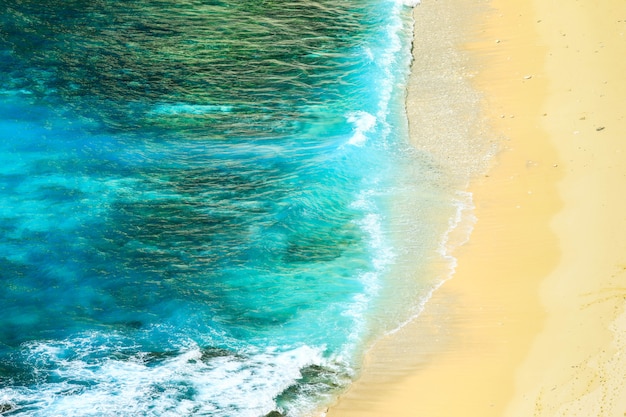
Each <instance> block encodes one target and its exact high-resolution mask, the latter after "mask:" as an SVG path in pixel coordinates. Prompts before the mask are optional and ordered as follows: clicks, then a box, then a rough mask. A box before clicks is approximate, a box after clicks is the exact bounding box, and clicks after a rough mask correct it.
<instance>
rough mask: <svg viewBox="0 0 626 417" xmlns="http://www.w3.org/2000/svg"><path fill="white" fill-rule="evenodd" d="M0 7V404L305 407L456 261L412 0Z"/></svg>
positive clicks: (320, 400)
mask: <svg viewBox="0 0 626 417" xmlns="http://www.w3.org/2000/svg"><path fill="white" fill-rule="evenodd" d="M1 3H2V9H3V12H2V14H1V15H0V57H1V59H0V280H1V283H2V291H1V292H0V415H3V416H37V417H50V416H65V417H70V416H77V417H78V416H93V417H95V416H98V417H105V416H129V417H130V416H133V417H137V416H155V417H156V416H215V417H218V416H219V417H221V416H224V417H263V416H273V417H277V416H290V417H303V416H309V415H312V414H315V413H317V412H319V411H320V410H323V409H324V407H326V406H327V405H328V404H330V403H331V402H332V401H333V399H334V398H335V397H336V396H337V395H338V394H340V393H341V392H342V390H344V389H345V388H346V387H348V386H349V384H350V382H351V381H352V380H353V379H354V378H355V377H357V376H358V373H359V369H360V366H361V363H362V359H363V354H364V352H365V351H366V349H367V348H368V346H370V345H371V343H372V342H373V341H374V340H376V338H378V337H380V336H381V335H384V334H387V333H390V332H393V331H395V330H396V329H398V328H399V327H401V326H402V325H403V323H405V322H406V321H407V320H410V319H411V318H412V317H414V316H415V315H416V314H419V311H420V310H421V308H422V307H423V305H424V303H425V302H427V300H428V297H429V295H430V294H431V292H432V291H433V290H434V289H435V288H436V287H437V286H438V285H440V284H441V282H442V281H443V280H445V279H446V278H447V277H448V276H449V274H450V273H451V271H452V270H453V269H454V259H453V258H452V257H450V256H449V246H450V245H451V244H452V243H451V242H450V236H452V234H451V232H452V231H455V230H458V225H459V224H461V223H462V222H463V221H464V220H463V213H464V212H465V211H466V209H468V208H469V207H470V206H471V201H470V198H469V196H468V195H466V194H464V193H463V192H461V191H459V190H458V187H457V183H456V182H455V181H456V180H454V179H452V178H450V176H449V175H448V173H447V172H446V171H445V169H442V166H441V165H440V164H438V163H437V160H436V159H435V158H433V156H432V155H429V154H428V153H425V152H424V151H420V150H418V149H417V148H416V147H414V146H412V145H411V144H410V142H409V139H408V136H409V135H408V122H407V119H406V113H405V104H404V103H405V94H406V82H407V77H408V74H409V71H410V65H411V59H412V57H411V40H412V17H411V7H410V6H409V5H407V4H403V3H402V2H401V1H399V0H359V1H357V0H316V1H311V0H299V1H296V0H284V1H274V0H256V1H254V2H252V1H246V0H184V1H183V0H178V1H174V0H138V1H132V2H128V1H127V2H123V1H117V0H90V1H86V0H49V1H46V2H41V1H39V0H1ZM416 59H419V57H416Z"/></svg>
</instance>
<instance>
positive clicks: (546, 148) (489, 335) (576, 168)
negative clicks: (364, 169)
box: [327, 0, 626, 417]
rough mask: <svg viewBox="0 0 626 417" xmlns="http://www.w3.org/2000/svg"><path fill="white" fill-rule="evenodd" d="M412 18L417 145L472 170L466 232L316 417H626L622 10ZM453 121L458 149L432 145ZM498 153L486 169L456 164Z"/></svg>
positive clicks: (580, 7)
mask: <svg viewBox="0 0 626 417" xmlns="http://www.w3.org/2000/svg"><path fill="white" fill-rule="evenodd" d="M414 16H415V20H416V26H415V39H414V51H413V53H414V57H415V63H414V65H413V69H412V76H411V81H410V85H409V89H408V97H407V111H408V115H409V121H410V127H411V136H412V140H413V141H414V142H415V146H417V147H424V148H427V149H431V148H432V149H433V150H434V151H435V152H441V153H440V154H439V155H438V158H439V159H440V160H441V161H442V164H446V163H449V164H451V166H455V167H457V169H459V170H460V172H459V175H460V177H463V175H465V173H467V172H471V173H472V175H473V180H472V181H471V182H470V185H469V191H470V192H471V193H472V194H473V200H474V204H475V206H476V209H475V215H476V217H477V223H476V225H475V228H474V231H473V233H472V235H471V238H470V240H469V242H468V243H467V244H465V245H464V246H462V247H461V248H459V249H457V250H456V251H455V253H454V255H455V256H456V257H457V259H458V266H457V269H456V272H455V274H454V275H453V277H452V278H451V279H450V280H448V281H447V282H446V283H444V285H443V286H442V287H441V288H439V289H438V290H437V291H436V292H435V294H434V295H433V297H432V299H431V300H430V301H429V302H428V304H427V305H426V308H425V310H424V312H423V313H422V314H421V315H420V316H419V317H418V318H417V319H416V320H414V321H413V322H412V323H410V324H409V325H407V326H406V327H404V328H403V329H402V330H401V331H399V332H397V333H395V334H394V335H392V336H389V337H386V338H384V339H382V340H380V341H379V342H378V343H377V344H376V345H375V346H374V348H373V349H372V350H371V351H370V352H369V354H368V356H367V358H366V363H365V366H364V370H363V372H362V375H361V377H360V378H359V380H357V382H356V383H355V384H354V385H353V386H352V387H351V389H350V390H349V391H348V392H346V393H345V394H344V395H343V396H341V397H340V398H339V400H338V402H337V404H335V405H334V406H333V407H331V409H330V410H329V412H328V414H327V415H328V416H329V417H349V416H359V417H368V416H373V417H380V416H387V417H388V416H398V417H400V416H412V417H414V416H420V417H422V416H423V417H436V416H441V417H452V416H454V417H456V416H470V417H471V416H477V417H478V416H480V417H489V416H494V417H495V416H516V417H517V416H520V417H521V416H584V417H589V416H611V417H613V416H622V415H625V413H626V390H625V389H623V384H624V382H623V380H624V378H625V377H626V353H625V352H626V313H625V312H624V305H625V303H626V197H625V193H624V188H625V187H626V82H624V74H626V59H625V58H624V51H626V3H625V2H624V1H622V0H606V1H604V2H602V3H601V4H598V3H594V4H589V3H585V2H582V1H567V0H555V1H552V2H545V1H543V2H542V1H539V0H528V1H524V0H509V1H504V0H493V1H482V2H470V1H468V0H456V1H454V2H453V4H449V3H447V2H443V1H441V0H425V1H423V2H422V4H421V5H418V6H417V7H416V8H415V9H414ZM476 108H478V109H479V111H478V113H479V116H478V117H475V116H474V114H475V113H474V110H475V109H476ZM448 110H450V111H448ZM451 123H455V124H456V126H461V127H459V128H457V130H456V132H457V133H459V132H460V133H459V134H460V139H462V138H464V139H465V140H464V141H460V142H459V143H458V147H455V148H453V149H448V150H445V149H444V150H441V149H438V147H437V139H436V136H435V137H433V134H432V132H440V131H446V129H449V126H450V124H451ZM429 132H430V133H429ZM428 138H431V140H430V141H429V140H428ZM494 145H497V147H498V149H499V152H498V154H497V156H496V157H495V158H494V159H493V160H492V161H491V163H492V166H491V167H490V168H488V169H487V165H488V164H487V162H485V161H478V162H476V163H473V162H467V161H465V160H464V159H463V158H462V157H461V159H460V160H458V159H459V156H458V155H459V154H461V153H463V152H464V147H465V151H466V152H469V153H472V152H473V153H474V154H475V155H480V154H483V153H484V152H483V149H480V150H479V151H478V152H476V147H485V149H487V148H489V147H491V146H494ZM446 152H447V154H446ZM487 154H488V152H487ZM446 161H447V162H446ZM461 171H463V172H461ZM478 172H482V173H481V174H476V173H478Z"/></svg>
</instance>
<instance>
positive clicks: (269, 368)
mask: <svg viewBox="0 0 626 417" xmlns="http://www.w3.org/2000/svg"><path fill="white" fill-rule="evenodd" d="M98 338H99V336H98V335H93V339H94V342H93V343H86V342H85V339H83V340H79V341H76V343H75V344H73V345H72V343H70V342H69V341H65V342H58V343H54V342H48V343H35V344H32V345H31V346H30V347H29V350H30V351H29V354H28V355H29V357H30V363H32V364H33V365H35V366H39V367H40V372H42V373H46V372H48V373H50V376H51V378H49V380H52V381H54V382H44V383H41V384H39V385H38V386H37V387H36V388H35V389H29V388H16V387H8V388H3V389H1V390H0V401H2V403H5V404H10V405H11V406H13V407H15V412H17V413H18V414H19V415H23V416H33V417H39V416H42V417H43V416H57V415H63V416H67V417H73V416H76V417H79V416H98V417H109V416H111V417H113V416H128V417H131V416H132V417H136V416H172V417H174V416H181V415H211V416H215V417H219V416H224V417H226V416H232V415H233V414H236V415H237V416H241V417H258V416H261V415H265V414H267V413H269V412H270V411H272V410H275V409H277V405H276V401H275V399H276V397H277V396H278V395H279V394H281V393H282V392H283V391H284V390H285V389H287V388H288V387H289V386H291V385H293V384H295V383H296V381H297V380H298V379H299V378H301V377H302V374H301V370H302V369H303V368H305V367H307V366H310V365H320V366H326V365H327V364H328V361H327V360H325V359H324V358H323V357H322V350H323V349H322V348H312V347H308V346H299V347H293V348H290V349H277V348H266V349H264V350H261V349H255V350H254V351H249V352H246V353H244V354H237V355H235V354H233V355H230V354H226V353H224V354H223V355H222V354H220V355H216V356H214V357H209V358H206V357H204V356H203V355H204V354H203V351H202V349H200V347H198V346H197V345H193V344H190V346H189V347H188V348H187V349H185V350H183V351H182V352H180V353H178V354H176V355H173V356H170V357H168V358H162V359H161V360H158V361H152V362H151V361H150V357H151V356H150V354H149V353H141V352H139V353H135V354H133V355H131V356H128V355H117V357H118V359H116V355H115V354H111V353H114V352H107V353H108V354H107V355H104V359H102V358H100V359H94V358H93V355H94V351H96V352H97V351H98V349H97V348H96V346H97V343H96V342H95V339H98ZM68 349H70V350H71V351H72V352H71V354H70V353H68ZM120 356H123V357H124V358H119V357H120ZM152 357H154V356H152ZM44 366H45V369H44ZM302 401H306V400H304V399H301V400H300V402H302ZM301 406H303V407H304V406H305V404H301ZM310 407H311V408H312V407H314V405H313V404H311V405H310Z"/></svg>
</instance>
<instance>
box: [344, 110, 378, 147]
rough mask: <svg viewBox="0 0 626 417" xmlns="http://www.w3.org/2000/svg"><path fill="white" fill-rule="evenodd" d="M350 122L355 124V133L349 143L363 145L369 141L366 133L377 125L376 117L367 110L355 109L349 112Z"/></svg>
mask: <svg viewBox="0 0 626 417" xmlns="http://www.w3.org/2000/svg"><path fill="white" fill-rule="evenodd" d="M348 122H350V123H352V124H353V125H354V129H353V132H354V133H353V135H352V137H351V138H350V139H349V140H348V144H350V145H355V146H362V145H363V144H364V143H365V142H366V141H367V136H366V133H368V132H369V131H371V130H372V129H373V128H374V126H376V117H374V116H373V115H371V114H369V113H368V112H365V111H355V112H352V113H350V114H348Z"/></svg>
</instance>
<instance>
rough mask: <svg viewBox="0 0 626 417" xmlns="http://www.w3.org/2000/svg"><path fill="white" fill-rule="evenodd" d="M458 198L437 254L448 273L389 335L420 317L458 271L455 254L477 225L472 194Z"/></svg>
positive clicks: (463, 193) (467, 193)
mask: <svg viewBox="0 0 626 417" xmlns="http://www.w3.org/2000/svg"><path fill="white" fill-rule="evenodd" d="M456 196H457V198H456V199H455V200H454V201H453V204H454V207H455V211H454V215H453V216H451V217H450V218H449V219H448V228H447V230H446V231H445V233H444V234H443V235H442V237H441V240H440V241H439V245H438V247H437V253H438V254H439V256H440V257H441V259H443V260H444V262H445V264H446V271H445V272H444V275H443V276H441V277H440V279H439V280H438V281H437V282H436V283H435V284H434V285H433V286H432V287H431V288H430V289H429V290H428V291H427V292H426V293H425V294H423V295H422V296H421V297H420V300H419V302H418V305H417V306H416V309H415V310H414V313H413V314H412V315H411V316H410V317H408V318H407V319H406V320H404V321H402V322H401V323H400V324H398V325H397V326H396V327H394V328H393V329H391V330H390V331H388V332H386V334H387V335H391V334H394V333H396V332H398V331H399V330H400V329H402V328H403V327H404V326H406V325H407V324H408V323H410V322H411V321H413V320H414V319H415V318H416V317H417V316H419V315H420V314H421V313H422V311H423V310H424V307H425V305H426V303H427V302H428V300H430V298H431V297H432V295H433V293H434V292H435V291H436V290H437V289H439V287H441V285H443V284H444V283H445V282H446V281H447V280H449V279H451V278H452V277H453V275H454V273H455V271H456V267H457V263H458V262H457V258H456V257H455V256H454V254H453V253H454V251H455V250H456V249H457V248H459V247H461V246H463V245H464V244H466V243H467V242H468V241H469V239H470V236H471V234H472V231H473V230H474V225H475V224H476V216H475V215H474V202H473V198H472V197H473V196H472V193H470V192H467V191H458V192H457V193H456Z"/></svg>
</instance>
